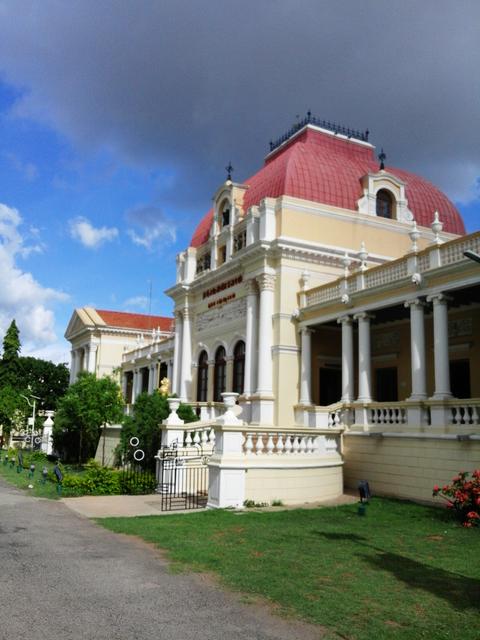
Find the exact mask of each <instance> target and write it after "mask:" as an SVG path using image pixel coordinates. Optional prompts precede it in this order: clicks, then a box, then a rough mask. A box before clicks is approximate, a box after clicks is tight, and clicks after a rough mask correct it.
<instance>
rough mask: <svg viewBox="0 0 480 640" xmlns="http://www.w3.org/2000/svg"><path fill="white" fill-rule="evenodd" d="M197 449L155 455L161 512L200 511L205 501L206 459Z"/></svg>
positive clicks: (206, 487)
mask: <svg viewBox="0 0 480 640" xmlns="http://www.w3.org/2000/svg"><path fill="white" fill-rule="evenodd" d="M209 457H210V456H208V455H203V454H202V453H201V451H199V450H198V449H197V448H195V447H192V448H191V449H190V448H189V449H185V448H182V449H175V448H164V449H160V451H159V452H158V465H157V492H158V493H159V494H160V495H161V497H162V511H177V510H178V511H179V510H186V509H202V508H204V507H206V506H207V499H208V458H209Z"/></svg>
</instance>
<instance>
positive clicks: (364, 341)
mask: <svg viewBox="0 0 480 640" xmlns="http://www.w3.org/2000/svg"><path fill="white" fill-rule="evenodd" d="M371 317H372V316H371V315H369V314H368V313H357V314H356V315H355V316H354V318H355V320H358V400H359V402H371V400H372V362H371V353H370V319H371Z"/></svg>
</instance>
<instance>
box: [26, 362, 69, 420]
mask: <svg viewBox="0 0 480 640" xmlns="http://www.w3.org/2000/svg"><path fill="white" fill-rule="evenodd" d="M20 370H21V375H22V381H23V388H24V389H28V390H29V391H30V393H32V394H33V395H34V396H38V397H39V398H40V400H39V401H38V409H50V410H53V411H55V409H56V408H57V403H58V400H59V399H60V398H61V397H62V396H63V395H64V394H65V392H66V391H67V389H68V383H69V378H70V374H69V371H68V369H67V366H66V365H65V364H54V363H53V362H50V361H49V360H42V359H41V358H32V357H31V356H27V357H21V358H20ZM25 395H28V393H26V394H25Z"/></svg>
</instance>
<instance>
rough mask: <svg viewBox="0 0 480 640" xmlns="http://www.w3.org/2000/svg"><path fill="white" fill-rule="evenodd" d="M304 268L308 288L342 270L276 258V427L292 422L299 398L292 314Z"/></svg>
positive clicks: (297, 342) (297, 340)
mask: <svg viewBox="0 0 480 640" xmlns="http://www.w3.org/2000/svg"><path fill="white" fill-rule="evenodd" d="M304 271H308V273H309V274H310V280H309V284H308V286H309V287H310V286H317V285H319V284H323V283H325V282H328V281H330V280H334V279H335V278H337V277H338V276H339V275H340V274H341V273H342V270H341V269H340V268H339V267H335V266H331V265H324V264H315V263H313V262H307V261H306V260H292V259H290V258H284V259H282V260H280V261H279V263H278V265H277V286H276V309H275V311H276V318H275V322H274V336H273V337H274V345H279V347H280V351H277V352H274V356H273V365H274V375H273V382H274V387H273V390H274V395H275V398H276V402H275V424H277V425H280V426H292V425H293V424H294V422H295V420H294V406H295V405H296V404H298V400H299V384H300V336H299V334H298V330H297V323H296V321H295V320H294V319H293V317H292V313H293V311H294V309H295V308H296V307H297V305H298V301H297V292H298V291H299V289H300V287H301V278H302V273H303V272H304ZM339 355H341V354H340V352H339Z"/></svg>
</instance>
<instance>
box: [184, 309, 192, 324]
mask: <svg viewBox="0 0 480 640" xmlns="http://www.w3.org/2000/svg"><path fill="white" fill-rule="evenodd" d="M182 317H183V320H184V321H186V320H190V318H191V317H192V313H191V311H190V308H189V307H183V309H182Z"/></svg>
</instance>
